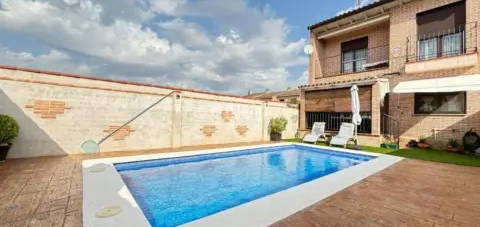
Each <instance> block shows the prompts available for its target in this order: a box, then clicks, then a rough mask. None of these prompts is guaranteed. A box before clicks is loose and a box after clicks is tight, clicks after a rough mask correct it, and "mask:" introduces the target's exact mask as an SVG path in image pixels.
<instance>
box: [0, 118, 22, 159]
mask: <svg viewBox="0 0 480 227" xmlns="http://www.w3.org/2000/svg"><path fill="white" fill-rule="evenodd" d="M18 128H19V127H18V124H17V121H15V119H13V118H12V117H10V116H7V115H1V114H0V162H3V161H5V159H6V158H7V154H8V150H10V147H11V146H12V140H13V139H15V137H17V136H18Z"/></svg>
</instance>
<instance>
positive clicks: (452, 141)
mask: <svg viewBox="0 0 480 227" xmlns="http://www.w3.org/2000/svg"><path fill="white" fill-rule="evenodd" d="M447 145H448V146H450V147H458V145H459V144H458V141H457V140H456V139H449V140H448V144H447Z"/></svg>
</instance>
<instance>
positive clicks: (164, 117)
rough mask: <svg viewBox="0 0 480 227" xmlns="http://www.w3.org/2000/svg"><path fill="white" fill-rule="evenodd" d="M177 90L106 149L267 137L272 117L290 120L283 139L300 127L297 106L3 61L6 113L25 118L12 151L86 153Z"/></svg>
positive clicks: (1, 98) (1, 108)
mask: <svg viewBox="0 0 480 227" xmlns="http://www.w3.org/2000/svg"><path fill="white" fill-rule="evenodd" d="M173 90H176V91H177V92H176V93H174V95H172V96H170V97H168V98H166V99H165V100H164V101H163V102H161V103H159V104H158V105H157V106H155V107H154V108H152V109H151V110H149V111H148V112H146V113H145V114H144V115H142V116H141V117H139V118H138V119H136V120H135V121H134V122H132V123H131V124H129V127H128V128H123V129H122V130H120V131H119V132H117V133H115V134H114V135H113V137H112V138H110V139H108V140H106V141H105V142H104V143H102V144H101V150H102V151H125V150H145V149H157V148H171V147H173V148H176V147H183V146H194V145H207V144H225V143H237V142H254V141H268V140H269V136H268V135H269V134H268V124H269V121H270V119H272V118H274V117H285V118H286V119H289V122H288V124H287V129H286V131H285V132H284V133H283V137H284V138H293V137H295V135H296V133H297V128H298V120H297V119H298V108H293V107H289V106H288V105H287V104H286V103H279V102H264V101H260V100H252V99H247V98H241V97H237V96H232V95H224V94H216V93H210V92H202V91H193V90H186V89H177V88H171V87H162V86H156V85H148V84H137V83H130V82H123V81H112V80H108V79H99V78H91V77H84V76H77V75H64V74H61V73H53V72H43V71H39V70H31V69H17V68H13V67H0V113H1V114H7V115H10V116H13V117H14V118H15V119H16V120H17V121H18V122H19V124H20V135H19V137H18V138H17V139H16V140H15V141H14V145H13V147H12V149H11V151H10V152H9V158H19V157H35V156H48V155H63V154H76V153H81V152H82V151H81V148H80V145H81V143H82V142H84V141H85V140H89V139H93V140H95V141H98V140H100V139H101V138H103V137H104V136H106V135H107V134H108V133H111V132H113V130H114V129H116V128H117V127H118V126H120V125H122V124H123V123H125V122H126V121H127V120H129V119H130V118H132V117H133V116H135V115H136V114H138V113H139V112H141V111H142V110H144V109H145V108H146V107H148V106H149V105H150V104H152V103H154V102H156V101H157V100H158V99H159V98H161V97H163V96H164V95H166V94H168V93H169V92H171V91H173ZM35 100H40V101H35ZM47 102H48V105H47ZM60 102H62V103H60ZM52 103H53V104H54V105H53V106H52V105H51V104H52ZM60 104H61V105H60ZM47 110H48V111H47ZM62 111H63V112H62ZM42 114H47V115H48V116H47V115H42ZM50 114H52V115H50ZM53 114H55V118H53ZM50 116H51V117H50ZM291 119H294V120H291Z"/></svg>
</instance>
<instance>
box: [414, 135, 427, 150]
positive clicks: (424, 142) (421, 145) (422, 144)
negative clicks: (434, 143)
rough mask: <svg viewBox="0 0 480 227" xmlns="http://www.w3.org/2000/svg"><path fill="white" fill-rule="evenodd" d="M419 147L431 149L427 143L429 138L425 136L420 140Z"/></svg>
mask: <svg viewBox="0 0 480 227" xmlns="http://www.w3.org/2000/svg"><path fill="white" fill-rule="evenodd" d="M417 146H418V147H419V148H430V144H428V143H427V138H425V137H423V136H422V137H420V138H419V139H418V144H417Z"/></svg>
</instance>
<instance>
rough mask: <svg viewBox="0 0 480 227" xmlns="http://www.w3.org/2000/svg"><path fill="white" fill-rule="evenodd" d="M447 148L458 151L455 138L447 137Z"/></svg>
mask: <svg viewBox="0 0 480 227" xmlns="http://www.w3.org/2000/svg"><path fill="white" fill-rule="evenodd" d="M447 150H448V151H450V152H455V153H457V152H460V148H459V144H458V141H457V140H456V139H453V138H452V139H449V140H448V143H447Z"/></svg>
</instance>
